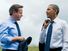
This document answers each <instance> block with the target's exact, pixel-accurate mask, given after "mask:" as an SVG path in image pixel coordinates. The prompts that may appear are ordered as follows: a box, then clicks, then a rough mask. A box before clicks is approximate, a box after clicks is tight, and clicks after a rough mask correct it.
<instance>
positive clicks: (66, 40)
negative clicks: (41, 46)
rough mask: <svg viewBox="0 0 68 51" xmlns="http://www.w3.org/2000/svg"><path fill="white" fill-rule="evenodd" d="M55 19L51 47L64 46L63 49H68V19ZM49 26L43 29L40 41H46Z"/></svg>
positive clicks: (65, 50)
mask: <svg viewBox="0 0 68 51" xmlns="http://www.w3.org/2000/svg"><path fill="white" fill-rule="evenodd" d="M53 21H54V23H53V29H52V36H51V42H50V48H58V47H62V51H68V24H67V22H66V21H64V20H61V19H60V18H58V17H56V18H55V19H54V20H53ZM49 25H50V23H49ZM49 25H48V27H49ZM48 27H47V28H46V29H44V28H43V30H42V31H41V36H40V43H46V37H47V31H48Z"/></svg>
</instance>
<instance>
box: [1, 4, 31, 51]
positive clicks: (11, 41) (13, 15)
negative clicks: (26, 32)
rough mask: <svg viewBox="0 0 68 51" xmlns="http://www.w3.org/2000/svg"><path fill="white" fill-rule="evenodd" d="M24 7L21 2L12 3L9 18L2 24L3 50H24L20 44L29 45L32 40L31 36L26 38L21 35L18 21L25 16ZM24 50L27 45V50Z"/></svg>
mask: <svg viewBox="0 0 68 51" xmlns="http://www.w3.org/2000/svg"><path fill="white" fill-rule="evenodd" d="M22 8H23V6H21V5H19V4H14V5H12V6H11V7H10V9H9V14H10V17H9V19H8V20H7V21H5V22H4V23H2V24H0V42H1V46H2V48H3V50H2V51H22V50H21V49H19V44H20V45H23V44H24V45H25V43H27V45H28V44H30V42H31V39H30V37H29V38H27V39H26V40H25V38H24V37H22V36H21V32H20V29H19V26H18V24H17V21H19V20H20V19H21V17H22V16H23V15H22V13H23V12H22V11H23V10H22ZM15 22H16V24H17V25H16V24H15ZM22 41H23V42H22ZM22 43H23V44H22ZM25 46H26V45H25ZM23 51H27V46H26V50H23Z"/></svg>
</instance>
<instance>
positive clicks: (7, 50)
mask: <svg viewBox="0 0 68 51" xmlns="http://www.w3.org/2000/svg"><path fill="white" fill-rule="evenodd" d="M2 51H18V50H11V49H2Z"/></svg>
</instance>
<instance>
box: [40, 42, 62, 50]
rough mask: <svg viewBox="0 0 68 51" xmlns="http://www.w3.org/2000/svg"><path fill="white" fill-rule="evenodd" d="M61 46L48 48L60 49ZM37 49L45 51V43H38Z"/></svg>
mask: <svg viewBox="0 0 68 51" xmlns="http://www.w3.org/2000/svg"><path fill="white" fill-rule="evenodd" d="M61 50H62V47H58V48H53V49H51V48H50V51H61ZM39 51H45V43H39Z"/></svg>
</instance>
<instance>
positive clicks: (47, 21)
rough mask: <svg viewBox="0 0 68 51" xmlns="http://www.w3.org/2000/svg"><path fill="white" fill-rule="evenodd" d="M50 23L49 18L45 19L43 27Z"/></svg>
mask: <svg viewBox="0 0 68 51" xmlns="http://www.w3.org/2000/svg"><path fill="white" fill-rule="evenodd" d="M48 24H49V20H45V21H44V23H43V27H44V28H47V26H48Z"/></svg>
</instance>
